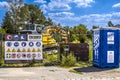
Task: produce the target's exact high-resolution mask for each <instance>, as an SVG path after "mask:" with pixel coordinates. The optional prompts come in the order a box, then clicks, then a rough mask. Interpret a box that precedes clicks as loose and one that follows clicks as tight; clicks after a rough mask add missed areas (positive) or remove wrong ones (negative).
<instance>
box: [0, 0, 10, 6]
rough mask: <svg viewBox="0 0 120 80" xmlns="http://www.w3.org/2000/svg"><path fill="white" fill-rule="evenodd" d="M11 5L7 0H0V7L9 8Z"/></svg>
mask: <svg viewBox="0 0 120 80" xmlns="http://www.w3.org/2000/svg"><path fill="white" fill-rule="evenodd" d="M8 7H9V4H8V3H7V2H5V1H3V2H0V8H8Z"/></svg>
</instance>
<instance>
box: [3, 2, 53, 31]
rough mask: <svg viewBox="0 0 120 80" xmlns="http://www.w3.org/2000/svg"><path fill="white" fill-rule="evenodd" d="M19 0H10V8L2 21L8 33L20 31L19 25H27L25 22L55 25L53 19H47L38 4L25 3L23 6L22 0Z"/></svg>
mask: <svg viewBox="0 0 120 80" xmlns="http://www.w3.org/2000/svg"><path fill="white" fill-rule="evenodd" d="M17 1H18V2H17ZM17 1H16V0H8V3H9V5H10V10H9V11H8V12H7V13H6V15H5V17H4V20H3V23H2V27H3V28H4V29H7V33H16V32H18V30H19V27H24V26H25V22H28V23H32V24H41V25H53V22H52V20H51V19H50V18H48V19H46V17H45V16H44V14H43V12H42V11H41V10H40V9H39V7H38V6H36V5H33V4H30V5H29V4H25V5H24V6H21V5H22V2H21V1H22V0H17ZM19 1H20V2H19ZM17 5H18V6H17ZM14 6H15V8H14Z"/></svg>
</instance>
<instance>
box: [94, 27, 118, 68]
mask: <svg viewBox="0 0 120 80" xmlns="http://www.w3.org/2000/svg"><path fill="white" fill-rule="evenodd" d="M98 40H99V41H98V42H99V47H98V48H97V49H95V48H94V49H95V50H93V53H94V54H93V60H94V58H97V64H96V63H95V62H94V61H93V64H95V65H96V66H98V67H101V68H104V67H108V68H110V67H119V30H118V29H109V28H108V29H107V28H106V29H100V30H99V39H98Z"/></svg>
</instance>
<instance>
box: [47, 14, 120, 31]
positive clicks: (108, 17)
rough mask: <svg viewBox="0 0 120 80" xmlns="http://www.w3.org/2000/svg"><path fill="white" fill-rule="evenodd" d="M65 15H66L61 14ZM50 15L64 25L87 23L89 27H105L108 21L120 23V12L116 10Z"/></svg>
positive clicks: (56, 21)
mask: <svg viewBox="0 0 120 80" xmlns="http://www.w3.org/2000/svg"><path fill="white" fill-rule="evenodd" d="M60 15H64V16H60ZM49 17H50V18H52V19H53V21H54V22H55V23H61V24H62V25H69V26H75V25H78V24H80V23H82V24H84V25H87V26H88V28H89V29H91V28H92V26H93V25H97V26H101V27H105V26H107V23H108V21H112V22H113V23H114V24H119V23H120V12H114V13H109V14H89V15H82V16H75V14H74V13H71V12H70V13H66V12H63V13H56V14H54V13H51V14H49Z"/></svg>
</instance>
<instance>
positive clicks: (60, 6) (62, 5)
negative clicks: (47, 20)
mask: <svg viewBox="0 0 120 80" xmlns="http://www.w3.org/2000/svg"><path fill="white" fill-rule="evenodd" d="M48 7H49V9H50V10H71V7H70V6H69V4H67V3H66V2H61V1H52V2H50V3H49V4H48Z"/></svg>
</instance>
